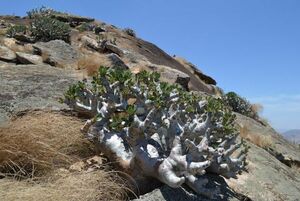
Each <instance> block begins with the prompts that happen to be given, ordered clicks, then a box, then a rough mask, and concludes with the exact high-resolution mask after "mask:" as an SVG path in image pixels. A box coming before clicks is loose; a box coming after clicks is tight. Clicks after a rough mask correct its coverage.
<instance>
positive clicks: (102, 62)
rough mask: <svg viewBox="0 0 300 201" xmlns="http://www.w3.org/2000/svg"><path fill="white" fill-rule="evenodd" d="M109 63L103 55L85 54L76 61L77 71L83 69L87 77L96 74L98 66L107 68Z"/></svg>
mask: <svg viewBox="0 0 300 201" xmlns="http://www.w3.org/2000/svg"><path fill="white" fill-rule="evenodd" d="M110 64H111V62H110V61H109V60H108V59H107V58H106V57H105V56H103V55H99V54H87V55H84V56H82V57H81V58H80V59H79V61H78V69H85V70H86V72H87V74H88V75H89V76H91V75H95V74H96V73H97V72H98V69H99V66H109V65H110Z"/></svg>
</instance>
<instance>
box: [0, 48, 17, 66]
mask: <svg viewBox="0 0 300 201" xmlns="http://www.w3.org/2000/svg"><path fill="white" fill-rule="evenodd" d="M0 60H3V61H8V62H12V61H15V60H16V54H15V53H14V51H12V50H11V49H9V48H7V47H5V46H2V45H0Z"/></svg>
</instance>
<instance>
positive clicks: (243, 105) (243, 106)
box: [224, 92, 258, 119]
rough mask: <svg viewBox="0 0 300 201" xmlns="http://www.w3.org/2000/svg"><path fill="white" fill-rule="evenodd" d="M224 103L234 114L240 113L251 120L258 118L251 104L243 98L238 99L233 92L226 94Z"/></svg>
mask: <svg viewBox="0 0 300 201" xmlns="http://www.w3.org/2000/svg"><path fill="white" fill-rule="evenodd" d="M224 100H225V103H226V104H227V105H228V106H229V107H231V108H232V110H233V111H234V112H237V113H240V114H242V115H245V116H247V117H251V118H253V119H257V118H258V114H257V112H256V111H254V110H253V106H252V104H251V103H250V102H249V101H248V100H246V99H245V98H242V97H240V96H239V95H237V94H236V93H235V92H228V93H227V94H226V95H225V96H224Z"/></svg>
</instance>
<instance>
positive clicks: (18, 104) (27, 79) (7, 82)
mask: <svg viewBox="0 0 300 201" xmlns="http://www.w3.org/2000/svg"><path fill="white" fill-rule="evenodd" d="M0 72H1V73H0V86H1V88H0V124H1V123H4V122H5V121H6V120H8V119H9V118H10V117H11V116H14V115H16V114H18V113H20V112H23V111H26V110H32V109H50V110H60V109H68V108H67V107H66V106H65V105H63V104H61V103H59V98H61V97H63V94H64V92H65V91H66V90H67V88H68V86H69V85H70V84H72V83H74V82H76V80H77V78H76V75H75V74H74V73H72V71H68V70H64V69H59V68H53V67H51V66H49V65H13V64H11V65H10V66H7V67H1V68H0Z"/></svg>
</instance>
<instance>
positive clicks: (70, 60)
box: [33, 40, 79, 68]
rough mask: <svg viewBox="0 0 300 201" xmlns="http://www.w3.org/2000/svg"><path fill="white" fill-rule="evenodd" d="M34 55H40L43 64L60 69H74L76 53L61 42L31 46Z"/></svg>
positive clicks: (72, 48) (39, 43) (76, 60)
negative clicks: (34, 52)
mask: <svg viewBox="0 0 300 201" xmlns="http://www.w3.org/2000/svg"><path fill="white" fill-rule="evenodd" d="M33 48H34V49H35V51H36V53H37V54H39V55H42V57H43V60H44V62H45V63H47V64H50V65H51V66H56V67H60V68H74V67H75V68H76V67H77V62H78V58H79V53H78V51H77V50H76V49H75V48H74V47H72V46H71V45H69V44H67V43H66V42H64V41H62V40H53V41H49V42H46V43H45V42H38V43H35V44H34V45H33Z"/></svg>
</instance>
